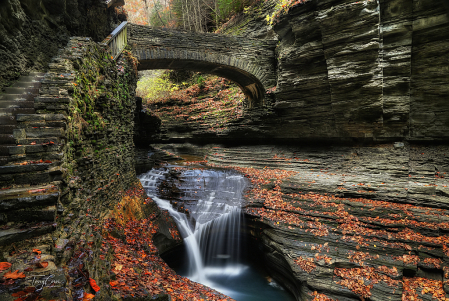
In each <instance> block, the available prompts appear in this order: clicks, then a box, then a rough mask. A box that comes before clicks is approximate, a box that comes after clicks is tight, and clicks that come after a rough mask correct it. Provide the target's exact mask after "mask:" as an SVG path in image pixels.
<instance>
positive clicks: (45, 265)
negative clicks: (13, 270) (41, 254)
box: [37, 261, 48, 268]
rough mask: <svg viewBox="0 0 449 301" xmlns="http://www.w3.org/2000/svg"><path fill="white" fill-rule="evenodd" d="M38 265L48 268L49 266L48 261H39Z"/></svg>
mask: <svg viewBox="0 0 449 301" xmlns="http://www.w3.org/2000/svg"><path fill="white" fill-rule="evenodd" d="M37 267H39V268H46V267H48V262H46V261H42V262H38V263H37Z"/></svg>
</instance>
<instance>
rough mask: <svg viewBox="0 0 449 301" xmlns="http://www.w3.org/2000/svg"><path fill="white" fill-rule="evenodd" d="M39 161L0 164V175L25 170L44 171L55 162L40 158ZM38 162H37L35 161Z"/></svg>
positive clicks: (23, 171)
mask: <svg viewBox="0 0 449 301" xmlns="http://www.w3.org/2000/svg"><path fill="white" fill-rule="evenodd" d="M42 161H43V162H40V160H39V161H24V162H17V163H13V165H4V166H0V175H7V174H14V173H26V172H35V171H44V170H48V169H49V168H50V167H53V166H54V165H55V163H53V162H51V161H50V160H45V161H44V160H42ZM35 162H38V163H35Z"/></svg>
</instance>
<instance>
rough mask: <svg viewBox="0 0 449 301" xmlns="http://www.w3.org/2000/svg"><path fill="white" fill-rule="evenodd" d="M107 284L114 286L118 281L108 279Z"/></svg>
mask: <svg viewBox="0 0 449 301" xmlns="http://www.w3.org/2000/svg"><path fill="white" fill-rule="evenodd" d="M109 284H110V285H111V286H116V285H117V284H118V281H109Z"/></svg>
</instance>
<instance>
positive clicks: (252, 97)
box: [138, 58, 265, 107]
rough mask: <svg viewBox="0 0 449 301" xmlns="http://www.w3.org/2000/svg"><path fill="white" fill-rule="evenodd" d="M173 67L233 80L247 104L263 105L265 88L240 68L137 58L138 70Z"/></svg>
mask: <svg viewBox="0 0 449 301" xmlns="http://www.w3.org/2000/svg"><path fill="white" fill-rule="evenodd" d="M150 69H174V70H180V69H182V70H190V71H196V72H203V73H208V74H214V75H217V76H220V77H224V78H227V79H229V80H231V81H233V82H235V83H236V84H237V85H238V86H239V87H240V88H241V89H242V91H243V93H244V94H245V96H246V97H247V98H248V99H249V106H250V107H255V106H261V105H263V100H264V94H265V88H264V86H263V84H262V83H261V82H260V80H259V79H258V78H257V77H255V76H254V75H252V74H251V73H249V72H247V71H245V70H242V69H240V68H237V67H234V66H229V65H223V64H218V63H213V62H207V61H201V60H189V59H166V58H164V59H144V60H139V65H138V70H150Z"/></svg>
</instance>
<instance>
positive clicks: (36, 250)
mask: <svg viewBox="0 0 449 301" xmlns="http://www.w3.org/2000/svg"><path fill="white" fill-rule="evenodd" d="M33 252H34V253H37V254H41V253H42V252H41V251H39V249H33Z"/></svg>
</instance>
